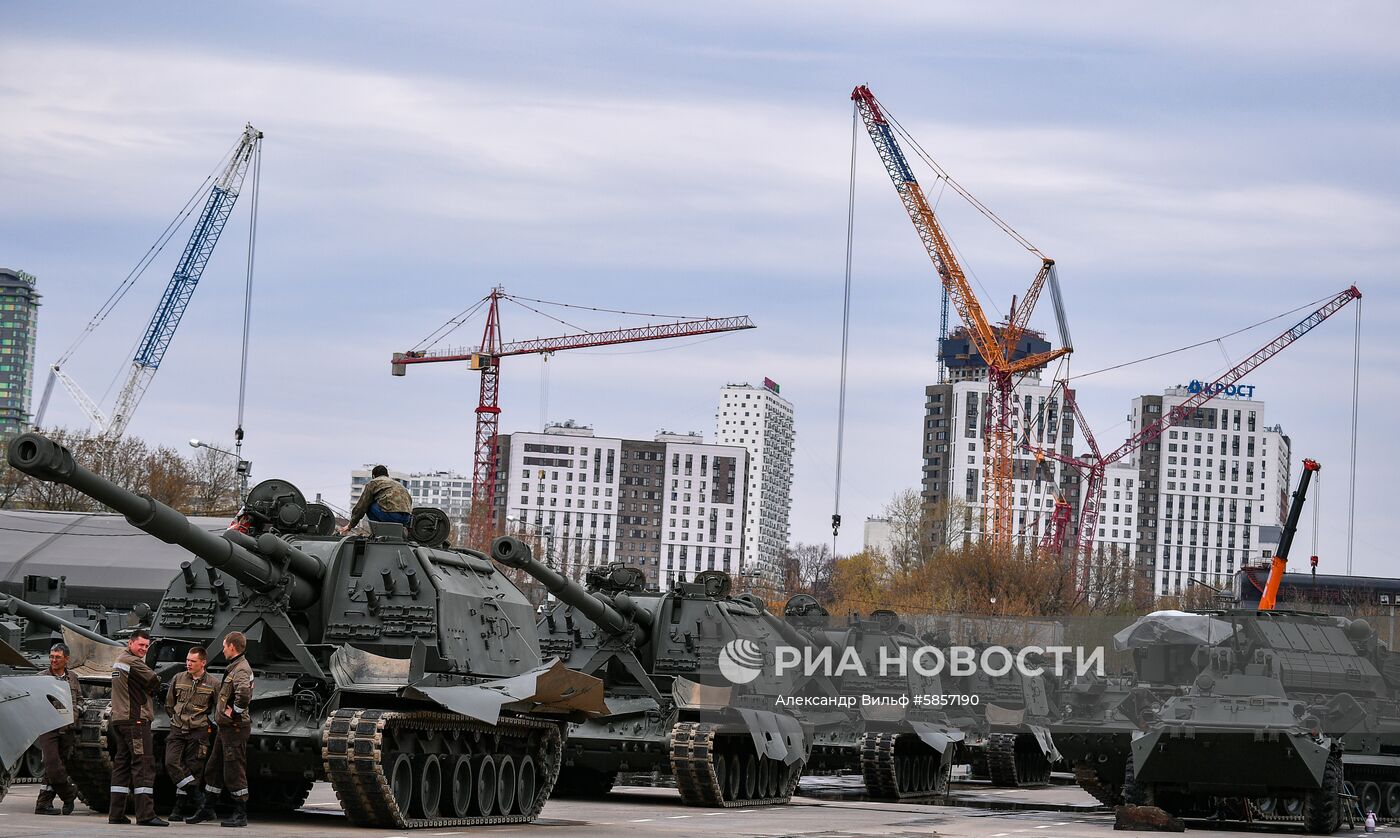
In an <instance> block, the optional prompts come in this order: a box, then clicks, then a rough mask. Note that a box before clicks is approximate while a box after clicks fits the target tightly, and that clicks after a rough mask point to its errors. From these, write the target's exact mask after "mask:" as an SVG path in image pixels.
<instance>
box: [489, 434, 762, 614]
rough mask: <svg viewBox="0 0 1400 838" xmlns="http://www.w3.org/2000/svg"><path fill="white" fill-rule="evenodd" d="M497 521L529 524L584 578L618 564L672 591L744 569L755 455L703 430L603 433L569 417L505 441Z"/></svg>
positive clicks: (556, 557)
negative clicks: (711, 440) (629, 435)
mask: <svg viewBox="0 0 1400 838" xmlns="http://www.w3.org/2000/svg"><path fill="white" fill-rule="evenodd" d="M498 457H499V459H498V462H499V464H500V466H499V468H498V470H497V484H496V526H497V527H498V528H499V529H502V530H505V531H516V530H522V529H523V530H526V531H528V532H532V533H534V534H535V535H536V536H538V537H539V539H540V541H541V542H543V544H544V548H545V551H546V553H547V557H546V558H547V559H548V561H549V562H551V563H552V564H553V565H554V567H555V568H556V569H558V570H560V571H561V572H564V573H567V574H568V575H570V576H572V577H574V578H576V579H581V578H582V576H583V574H584V573H585V572H587V570H588V569H589V568H590V567H596V566H598V565H604V564H609V563H612V562H621V563H623V564H629V565H634V566H637V567H640V568H642V569H643V571H644V572H645V573H646V575H647V581H648V583H650V584H652V585H655V586H658V587H660V588H663V589H664V588H667V587H669V586H670V585H671V583H672V582H674V581H677V580H678V579H681V578H690V577H691V576H693V575H694V574H695V573H698V572H700V571H702V570H723V571H726V572H728V573H730V574H731V575H735V576H737V575H739V574H740V573H742V572H743V564H742V560H743V549H744V539H743V532H744V511H745V496H746V491H747V489H748V482H747V473H748V468H747V465H748V454H747V452H746V451H745V450H744V449H743V448H741V447H737V446H728V445H709V444H706V443H705V441H704V438H703V437H702V436H701V435H699V434H673V433H667V432H664V431H663V432H661V433H658V434H657V435H656V436H655V438H653V439H651V440H632V439H621V438H618V437H600V436H596V435H595V434H594V432H593V429H591V428H587V427H581V426H578V425H574V424H572V423H566V424H563V425H552V426H550V427H547V428H546V429H545V431H544V433H513V434H505V435H502V436H501V437H500V439H499V447H498Z"/></svg>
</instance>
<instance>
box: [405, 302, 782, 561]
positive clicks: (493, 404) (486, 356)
mask: <svg viewBox="0 0 1400 838" xmlns="http://www.w3.org/2000/svg"><path fill="white" fill-rule="evenodd" d="M503 299H506V300H508V299H511V297H510V296H509V295H508V294H506V292H505V289H504V288H501V287H499V286H498V287H496V288H492V289H491V293H490V294H488V295H487V296H486V298H485V299H484V300H483V301H482V302H489V305H488V307H487V311H486V328H485V330H484V332H483V333H482V336H481V345H480V346H477V347H473V348H470V349H464V348H453V349H445V350H438V351H432V350H426V351H425V350H411V351H408V352H395V353H394V357H393V360H392V362H391V365H392V366H391V372H392V373H393V374H394V375H404V374H406V373H407V372H408V366H409V365H410V364H440V363H444V362H451V361H469V362H470V363H471V368H472V369H474V370H478V371H480V372H481V397H480V399H479V400H478V403H477V406H476V442H475V444H474V446H473V448H472V454H473V466H472V505H471V517H470V518H469V519H468V530H469V531H468V536H467V537H468V539H469V540H470V541H469V543H471V544H472V545H474V546H477V547H484V546H487V545H488V543H489V542H490V540H491V535H492V530H493V529H494V527H493V524H492V516H493V515H494V514H495V504H496V467H497V465H496V433H497V429H498V428H499V426H500V417H501V408H500V401H499V397H500V377H501V359H502V358H507V357H509V356H511V355H543V354H547V353H553V352H560V351H562V350H565V349H589V348H592V347H597V346H613V345H615V344H619V343H637V342H639V341H646V340H664V339H667V338H683V337H695V336H697V335H709V334H714V333H716V332H735V331H740V330H742V329H752V328H754V324H753V321H752V320H751V319H749V318H748V317H747V316H739V317H704V318H700V319H696V320H682V321H679V322H675V323H663V324H659V325H655V324H653V325H647V326H638V327H634V328H622V329H611V330H608V331H604V332H580V333H578V334H572V335H561V336H559V337H553V338H533V339H531V340H518V341H511V342H509V343H506V342H503V341H502V340H501V314H500V305H499V303H500V301H501V300H503ZM478 305H479V304H478Z"/></svg>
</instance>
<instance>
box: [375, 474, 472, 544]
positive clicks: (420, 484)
mask: <svg viewBox="0 0 1400 838" xmlns="http://www.w3.org/2000/svg"><path fill="white" fill-rule="evenodd" d="M373 468H374V466H373V465H368V466H365V467H364V468H357V469H354V470H352V471H351V472H350V506H351V507H353V506H354V505H355V504H356V503H357V502H358V501H359V500H360V495H361V494H363V493H364V490H365V484H366V483H368V482H369V481H370V470H371V469H373ZM389 476H390V477H392V478H394V479H395V480H397V481H399V482H400V483H402V484H403V485H404V488H406V489H408V493H409V495H411V496H412V497H413V505H414V506H434V507H437V508H438V509H441V510H442V511H443V512H444V513H446V514H447V517H448V518H449V519H451V521H452V540H453V541H454V542H455V543H459V544H460V543H462V539H463V538H464V537H465V536H466V533H467V516H468V513H470V512H471V503H472V479H471V477H469V476H467V475H463V474H457V473H455V472H451V471H414V472H403V471H394V470H392V469H391V470H390V471H389ZM471 546H475V545H471Z"/></svg>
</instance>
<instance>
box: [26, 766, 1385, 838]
mask: <svg viewBox="0 0 1400 838" xmlns="http://www.w3.org/2000/svg"><path fill="white" fill-rule="evenodd" d="M816 779H818V780H821V782H818V783H815V784H808V785H812V792H813V793H815V794H819V795H821V796H820V797H809V796H806V795H805V794H802V795H799V796H798V797H795V798H793V801H792V802H791V803H789V804H788V805H786V806H773V807H768V808H756V809H737V810H736V809H695V808H690V807H687V806H684V805H682V804H681V800H680V796H679V795H678V794H677V793H676V792H675V791H674V790H672V789H663V788H641V787H633V786H624V787H620V788H618V789H616V790H614V791H613V792H612V793H611V794H608V795H606V796H604V797H602V798H599V799H597V800H551V801H550V802H549V803H548V804H546V806H545V808H544V812H543V814H542V815H541V817H540V818H539V819H538V820H537V821H535V822H534V823H532V824H521V825H516V826H493V827H481V828H475V829H460V830H451V829H447V830H427V829H424V830H413V831H409V832H403V831H398V832H394V831H388V830H373V829H359V828H357V827H353V826H350V825H349V824H347V823H346V822H345V817H344V815H342V814H341V812H340V807H339V805H338V804H337V803H336V799H335V795H334V793H333V792H332V791H331V789H330V787H329V786H328V785H326V784H325V783H318V784H317V785H316V787H315V788H314V789H313V790H312V792H311V797H310V799H309V800H308V801H307V805H306V806H305V807H304V808H303V809H302V810H300V811H298V812H295V813H292V814H289V815H285V816H281V817H277V818H267V817H264V818H258V817H254V818H253V820H252V823H251V824H250V825H249V827H248V828H247V829H245V830H242V831H241V832H230V831H227V830H224V829H221V828H220V827H219V824H218V823H217V822H212V823H205V824H200V825H198V826H187V825H184V824H177V825H172V826H171V827H170V828H168V829H164V830H154V829H148V828H145V827H138V826H135V825H131V826H120V825H112V824H108V823H107V819H106V816H105V815H104V814H100V813H97V812H92V811H89V810H88V809H87V808H86V807H85V806H82V805H81V804H79V806H78V811H77V812H75V813H74V814H73V815H70V816H68V817H51V816H43V815H35V814H34V796H35V795H36V794H37V792H38V788H37V786H33V785H27V786H26V785H20V786H14V787H12V788H11V790H10V793H9V794H8V795H6V797H5V799H4V800H3V801H0V836H23V837H24V838H47V836H53V838H59V836H63V837H64V838H67V836H79V835H80V836H125V837H126V838H132V836H134V835H140V834H145V833H150V832H153V833H155V834H156V835H167V836H173V835H204V836H206V837H207V838H213V836H219V835H223V836H230V835H238V836H240V838H254V837H255V836H257V837H258V838H264V837H266V838H272V836H278V837H279V838H280V836H295V838H319V836H367V837H368V836H391V835H403V836H413V838H430V837H431V838H447V836H471V835H478V836H493V838H494V836H507V835H508V836H512V838H515V837H516V836H522V837H523V838H530V836H540V838H576V837H577V838H651V836H691V835H702V834H704V835H722V836H725V838H744V836H754V838H760V837H761V838H778V837H779V836H804V838H805V837H806V836H810V837H811V838H862V837H863V836H888V838H904V837H905V836H927V835H940V836H950V838H955V837H959V836H977V838H1091V837H1092V836H1097V838H1111V836H1114V835H1118V834H1125V833H1115V832H1114V831H1113V815H1112V813H1110V812H1107V811H1104V810H1102V809H1097V808H1095V807H1092V806H1091V805H1089V804H1090V803H1092V801H1091V800H1089V799H1088V796H1087V795H1085V794H1083V792H1081V791H1079V790H1078V789H1076V788H1073V787H1064V786H1050V787H1047V788H1042V789H1031V790H1016V791H1006V790H993V789H990V788H988V787H979V786H976V785H972V784H968V785H963V786H960V787H959V788H958V789H957V790H956V794H957V795H958V796H959V798H960V799H962V800H963V802H965V803H966V804H967V805H962V806H934V805H927V804H891V803H876V802H871V801H866V800H862V799H859V795H858V794H857V793H855V792H854V784H853V783H852V780H853V778H831V779H830V780H828V779H826V778H816ZM804 782H805V781H804ZM843 787H844V789H845V790H844V791H843V790H842V789H843ZM833 790H834V792H833ZM988 799H990V800H994V801H995V800H1001V801H1004V804H1003V805H1004V806H1013V805H1015V806H1036V805H1037V804H1038V805H1040V806H1043V807H1061V810H1059V811H1045V810H1044V809H1037V808H1023V809H1008V808H983V807H984V806H985V805H987V804H984V803H981V802H972V801H984V800H988ZM1063 807H1070V808H1069V810H1064V808H1063ZM1189 828H1190V830H1191V831H1199V832H1207V833H1208V834H1209V835H1211V836H1212V838H1230V836H1245V835H1248V836H1259V835H1267V834H1270V833H1283V834H1293V835H1301V834H1302V831H1301V829H1299V828H1296V827H1289V828H1284V829H1273V830H1269V829H1263V828H1255V829H1249V830H1242V829H1241V828H1240V827H1239V826H1238V825H1233V826H1228V827H1217V826H1216V825H1214V824H1209V823H1196V822H1191V823H1190V824H1189ZM1395 831H1396V830H1394V829H1387V828H1384V827H1383V828H1382V834H1383V835H1384V834H1386V833H1393V832H1395ZM1139 834H1141V833H1139ZM1363 834H1364V833H1363V832H1362V831H1361V830H1360V829H1343V830H1342V831H1340V832H1338V833H1337V835H1338V836H1354V835H1363Z"/></svg>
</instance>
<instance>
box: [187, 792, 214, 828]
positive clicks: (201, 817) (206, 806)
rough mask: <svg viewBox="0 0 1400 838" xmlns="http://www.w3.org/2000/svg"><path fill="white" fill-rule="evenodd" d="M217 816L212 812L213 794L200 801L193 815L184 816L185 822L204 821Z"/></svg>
mask: <svg viewBox="0 0 1400 838" xmlns="http://www.w3.org/2000/svg"><path fill="white" fill-rule="evenodd" d="M217 817H218V815H217V814H216V813H215V812H214V795H209V796H208V797H205V798H204V799H203V800H202V801H200V806H199V808H198V809H196V810H195V813H194V814H193V815H190V816H189V817H188V818H185V823H204V822H205V821H212V820H213V819H214V818H217Z"/></svg>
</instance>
